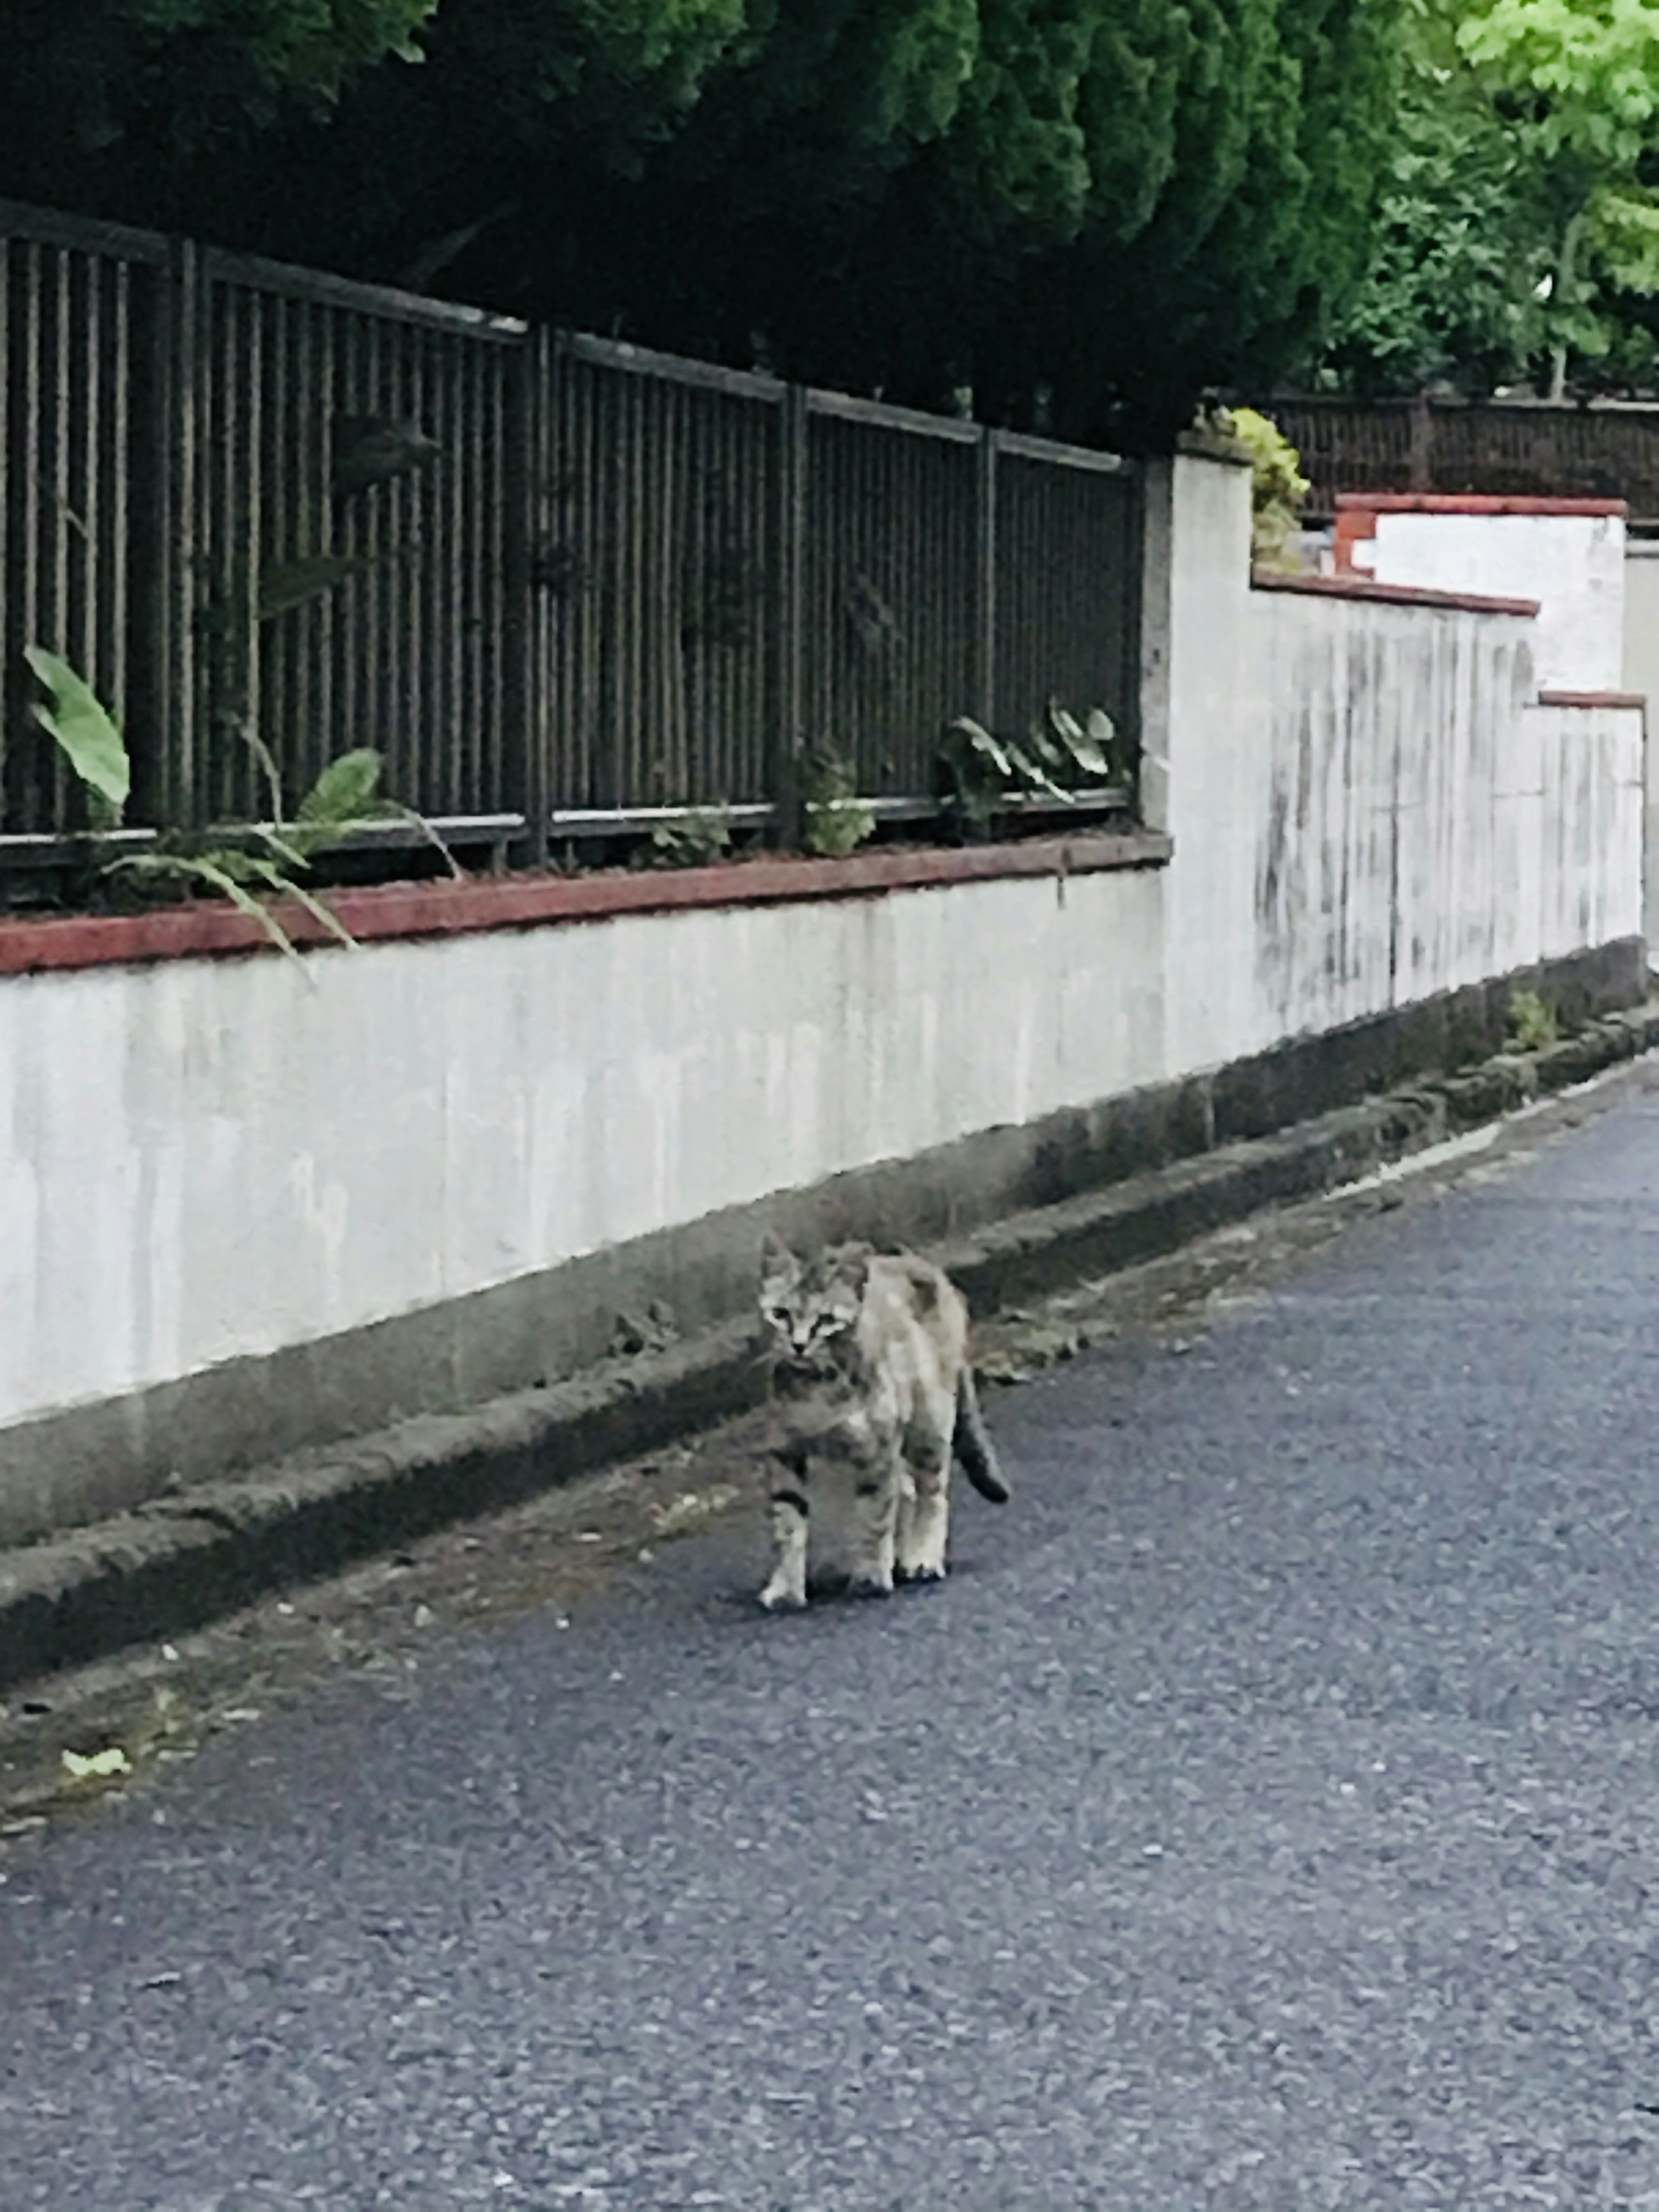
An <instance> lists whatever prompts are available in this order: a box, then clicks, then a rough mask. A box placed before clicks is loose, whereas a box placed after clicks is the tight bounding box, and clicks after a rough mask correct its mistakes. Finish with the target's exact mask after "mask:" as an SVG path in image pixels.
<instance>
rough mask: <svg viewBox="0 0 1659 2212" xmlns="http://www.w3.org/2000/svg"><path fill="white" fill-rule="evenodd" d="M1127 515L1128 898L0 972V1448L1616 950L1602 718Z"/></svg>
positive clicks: (738, 916)
mask: <svg viewBox="0 0 1659 2212" xmlns="http://www.w3.org/2000/svg"><path fill="white" fill-rule="evenodd" d="M1153 490H1154V495H1155V497H1156V498H1157V499H1159V500H1161V501H1162V502H1163V507H1164V512H1163V516H1162V521H1161V523H1160V524H1159V525H1158V527H1159V528H1160V529H1161V530H1162V531H1163V533H1164V538H1165V540H1166V541H1167V542H1168V543H1170V545H1171V547H1172V557H1171V560H1170V565H1169V570H1168V574H1166V575H1164V577H1163V578H1162V579H1161V580H1158V579H1154V586H1155V588H1153V589H1152V590H1151V591H1150V592H1149V608H1148V617H1147V621H1148V632H1147V635H1148V639H1149V648H1148V653H1149V662H1150V663H1152V664H1154V672H1155V674H1156V675H1157V678H1158V681H1157V682H1156V683H1154V684H1152V685H1150V686H1149V698H1151V699H1152V702H1153V711H1152V713H1151V714H1150V715H1149V728H1148V744H1149V750H1151V751H1152V754H1153V756H1154V763H1153V768H1152V774H1151V775H1150V776H1149V784H1155V787H1156V793H1157V805H1158V807H1159V808H1160V809H1162V810H1163V811H1164V813H1165V815H1166V817H1167V820H1168V823H1169V825H1170V828H1171V829H1173V831H1174V835H1175V840H1176V856H1175V859H1174V861H1173V863H1172V864H1171V865H1170V866H1169V867H1168V868H1167V869H1164V870H1152V871H1146V872H1135V873H1113V874H1094V875H1084V876H1073V877H1072V878H1069V879H1067V880H1065V881H1063V882H1062V881H1057V880H1055V879H1052V878H1049V879H1042V878H1014V879H1009V880H1006V881H1000V882H996V881H994V882H988V883H982V884H962V885H959V886H954V887H951V888H950V889H941V890H915V891H904V892H899V893H895V894H890V895H887V896H880V897H867V898H862V899H857V900H847V901H838V902H803V903H801V904H799V905H796V906H793V907H750V908H729V909H715V910H703V911H693V912H688V913H684V914H679V915H648V916H647V915H640V916H630V917H620V918H616V919H612V920H608V921H592V922H584V923H566V924H561V925H556V926H550V927H540V928H532V929H526V930H522V931H506V932H502V933H498V934H491V935H480V936H473V937H467V938H461V939H453V940H450V941H437V942H410V943H402V944H390V945H378V946H371V947H368V948H365V949H363V950H362V951H357V952H355V953H349V954H348V953H333V952H331V953H326V954H324V955H321V956H319V957H316V958H314V959H313V961H312V962H311V963H309V976H310V979H311V980H310V982H309V983H308V982H307V977H306V976H304V975H300V974H298V973H296V972H295V969H294V967H293V966H292V965H291V964H290V963H286V962H283V961H282V960H280V959H277V958H275V957H252V958H246V959H236V960H228V961H209V960H189V961H177V962H164V963H158V964H155V965H153V966H149V967H138V968H130V969H96V970H91V971H88V972H84V973H81V974H76V975H43V976H39V977H32V978H12V979H0V1230H3V1233H0V1316H3V1324H0V1425H4V1424H7V1423H12V1422H16V1421H19V1420H21V1419H25V1418H27V1417H28V1416H31V1415H38V1414H40V1413H45V1412H47V1411H50V1410H53V1409H57V1408H61V1407H70V1406H73V1405H76V1404H82V1403H85V1402H88V1401H96V1400H100V1399H103V1398H107V1397H110V1396H112V1395H117V1394H120V1393H123V1392H130V1391H133V1390H136V1389H140V1388H142V1387H143V1386H145V1385H149V1384H153V1383H161V1382H166V1381H169V1380H172V1379H174V1378H178V1377H181V1376H189V1375H191V1374H195V1373H197V1372H199V1371H201V1370H204V1369H206V1368H209V1367H210V1366H212V1365H213V1364H216V1363H217V1362H222V1361H224V1360H228V1359H229V1358H233V1357H235V1356H237V1355H245V1354H258V1353H261V1352H273V1351H276V1350H277V1349H278V1348H281V1347H283V1346H290V1345H293V1344H296V1343H304V1342H307V1341H310V1340H314V1339H316V1338H319V1337H321V1336H324V1335H327V1334H332V1333H335V1332H338V1331H343V1330H346V1329H349V1328H354V1327H356V1326H359V1325H362V1324H364V1323H368V1322H374V1321H377V1320H380V1319H383V1318H386V1317H388V1316H396V1315H398V1314H404V1313H408V1312H410V1311H413V1310H417V1309H420V1308H422V1307H424V1306H428V1305H431V1304H435V1303H437V1302H440V1301H443V1300H447V1299H450V1298H453V1297H459V1296H461V1295H463V1294H465V1293H467V1292H469V1291H478V1290H482V1289H485V1288H487V1287H489V1286H490V1285H496V1284H501V1283H504V1282H507V1281H511V1280H513V1279H516V1278H519V1277H522V1276H525V1275H528V1274H532V1273H537V1272H538V1271H540V1270H544V1269H546V1268H550V1267H555V1266H556V1265H557V1264H558V1263H559V1262H560V1261H564V1260H568V1259H572V1258H574V1257H576V1256H578V1255H583V1254H586V1253H590V1252H592V1251H595V1250H597V1249H600V1248H601V1247H603V1246H605V1245H606V1244H610V1243H617V1242H620V1241H622V1240H625V1239H628V1238H631V1237H637V1236H640V1235H641V1234H643V1233H644V1232H646V1231H651V1230H653V1229H657V1228H660V1227H664V1226H669V1225H676V1224H682V1223H686V1222H690V1221H691V1220H694V1219H696V1218H699V1217H701V1216H702V1215H704V1214H706V1213H708V1212H712V1211H713V1210H714V1209H716V1208H720V1207H723V1206H730V1205H732V1204H735V1203H738V1202H742V1201H746V1200H757V1199H761V1198H763V1197H764V1196H766V1195H767V1194H769V1193H770V1192H773V1191H775V1190H778V1189H781V1188H792V1187H801V1186H805V1185H809V1184H811V1183H814V1182H817V1181H819V1180H820V1179H821V1178H823V1177H824V1176H829V1175H831V1174H834V1173H835V1172H836V1171H837V1170H843V1169H848V1168H855V1167H859V1166H861V1165H865V1164H870V1163H873V1162H876V1161H878V1160H883V1159H891V1158H902V1157H904V1156H907V1155H909V1154H912V1153H915V1152H920V1151H922V1150H924V1149H925V1148H927V1147H929V1146H936V1145H939V1144H942V1143H945V1142H946V1141H948V1140H950V1139H954V1138H957V1137H962V1136H965V1135H968V1134H969V1133H974V1132H976V1131H980V1130H985V1129H988V1128H992V1127H997V1126H1000V1125H1006V1124H1009V1123H1021V1122H1025V1121H1032V1120H1035V1119H1036V1118H1037V1117H1040V1116H1042V1115H1046V1114H1048V1113H1050V1112H1052V1111H1054V1109H1058V1108H1061V1107H1066V1106H1071V1105H1079V1104H1084V1103H1090V1102H1092V1101H1096V1100H1099V1099H1102V1098H1105V1097H1110V1096H1112V1095H1113V1094H1115V1093H1118V1092H1121V1091H1127V1090H1130V1089H1133V1088H1135V1087H1136V1086H1139V1085H1145V1084H1148V1083H1153V1082H1157V1081H1159V1080H1163V1079H1169V1078H1171V1077H1174V1076H1177V1075H1180V1074H1182V1073H1189V1072H1194V1071H1196V1070H1198V1069H1200V1068H1205V1067H1210V1066H1218V1065H1221V1064H1223V1063H1225V1062H1226V1061H1228V1060H1233V1059H1236V1058H1238V1057H1239V1056H1241V1055H1243V1054H1248V1053H1252V1052H1255V1051H1258V1050H1261V1049H1262V1048H1266V1047H1267V1046H1269V1045H1271V1044H1273V1043H1274V1042H1277V1041H1279V1039H1281V1038H1283V1037H1285V1036H1290V1035H1291V1034H1294V1033H1297V1032H1298V1031H1303V1030H1316V1029H1322V1028H1326V1027H1328V1026H1331V1025H1332V1024H1337V1023H1340V1022H1346V1021H1348V1020H1351V1019H1353V1018H1357V1017H1358V1016H1362V1015H1365V1014H1369V1013H1374V1012H1380V1011H1383V1010H1384V1009H1386V1008H1389V1007H1390V1006H1395V1005H1399V1004H1402V1003H1406V1002H1407V1001H1410V1000H1416V999H1420V998H1423V997H1426V996H1428V995H1429V994H1432V993H1434V992H1437V991H1440V990H1443V989H1446V988H1449V987H1455V986H1457V985H1460V984H1462V983H1465V982H1468V981H1474V980H1477V979H1480V978H1482V977H1485V976H1487V975H1493V974H1498V973H1501V972H1504V971H1506V970H1508V969H1511V968H1514V967H1516V966H1520V965H1522V964H1524V963H1527V962H1529V961H1531V960H1533V959H1534V958H1535V957H1538V956H1539V955H1541V954H1555V953H1560V952H1565V951H1571V950H1572V949H1574V948H1575V947H1577V946H1581V945H1598V944H1601V943H1605V942H1608V941H1611V940H1613V939H1619V938H1622V937H1627V936H1631V935H1633V934H1636V933H1638V932H1639V930H1640V927H1641V905H1640V872H1639V849H1640V836H1641V792H1640V779H1641V760H1640V719H1639V717H1638V716H1633V715H1632V714H1628V713H1626V714H1620V713H1618V712H1616V711H1611V710H1609V711H1608V712H1607V713H1604V714H1596V715H1589V714H1583V713H1580V712H1577V711H1569V710H1541V709H1536V708H1531V709H1529V708H1527V707H1526V705H1525V702H1526V700H1527V699H1528V697H1529V696H1531V687H1530V683H1529V678H1528V649H1529V635H1528V633H1529V629H1530V625H1529V624H1528V623H1525V622H1522V621H1521V620H1519V619H1517V618H1515V617H1483V616H1477V615H1472V614H1459V613H1455V612H1449V611H1431V610H1424V609H1417V608H1405V607H1392V606H1381V605H1370V604H1360V603H1356V602H1353V601H1352V600H1346V599H1323V598H1304V597H1291V596H1288V595H1284V594H1275V593H1269V592H1251V591H1250V590H1249V588H1248V586H1247V583H1246V576H1247V562H1248V542H1249V480H1248V477H1247V476H1246V475H1245V474H1244V473H1243V471H1239V470H1237V469H1233V468H1229V467H1226V466H1223V465H1218V464H1216V463H1214V462H1210V461H1200V460H1198V459H1193V458H1190V457H1184V456H1183V457H1182V458H1181V459H1177V460H1176V462H1175V463H1174V464H1173V465H1170V466H1169V467H1167V468H1166V469H1164V471H1161V472H1158V473H1157V474H1155V477H1154V484H1153Z"/></svg>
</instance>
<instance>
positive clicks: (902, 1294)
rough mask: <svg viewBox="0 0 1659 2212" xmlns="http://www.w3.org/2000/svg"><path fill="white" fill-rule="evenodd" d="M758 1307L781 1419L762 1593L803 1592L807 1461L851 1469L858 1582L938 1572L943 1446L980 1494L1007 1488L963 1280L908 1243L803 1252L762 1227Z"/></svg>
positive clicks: (798, 1602)
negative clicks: (984, 1407)
mask: <svg viewBox="0 0 1659 2212" xmlns="http://www.w3.org/2000/svg"><path fill="white" fill-rule="evenodd" d="M760 1307H761V1314H762V1316H763V1320H764V1322H765V1323H766V1326H767V1328H768V1329H769V1332H770V1335H771V1352H772V1385H773V1400H774V1404H775V1408H776V1419H777V1424H778V1426H777V1432H776V1434H775V1439H774V1443H773V1448H772V1461H773V1469H774V1472H773V1480H772V1488H771V1507H770V1510H771V1522H772V1542H773V1560H772V1571H771V1575H770V1577H769V1579H768V1581H767V1583H766V1585H765V1587H764V1589H763V1590H762V1591H761V1593H760V1601H761V1603H762V1604H763V1606H764V1607H766V1609H767V1611H768V1612H769V1613H772V1612H778V1611H783V1610H792V1609H794V1608H797V1607H801V1606H804V1605H805V1602H806V1538H807V1520H808V1505H807V1488H808V1484H809V1481H810V1479H811V1472H812V1469H813V1468H814V1465H815V1463H816V1464H817V1466H818V1467H820V1468H826V1469H827V1468H832V1467H834V1468H840V1469H841V1470H843V1471H844V1472H845V1473H847V1474H850V1476H851V1479H852V1486H853V1493H854V1494H853V1500H852V1505H853V1513H852V1535H853V1558H852V1575H851V1583H850V1587H851V1589H852V1590H853V1591H854V1593H855V1594H857V1595H862V1596H870V1597H884V1596H886V1595H888V1594H889V1593H890V1591H891V1589H892V1588H893V1586H894V1583H895V1581H899V1582H908V1583H934V1582H940V1581H943V1579H944V1577H945V1545H946V1539H947V1536H948V1534H949V1528H950V1515H951V1459H952V1457H953V1456H954V1457H955V1458H956V1459H957V1461H959V1462H960V1463H961V1466H962V1468H963V1473H964V1474H966V1475H967V1477H968V1480H969V1482H971V1483H972V1484H973V1486H974V1487H975V1490H977V1491H978V1492H979V1493H980V1495H981V1497H982V1498H990V1499H991V1500H992V1501H993V1502H994V1504H999V1505H1001V1504H1006V1503H1007V1499H1008V1495H1009V1492H1008V1486H1007V1484H1006V1481H1005V1480H1004V1479H1003V1475H1002V1470H1001V1468H1000V1467H999V1466H998V1464H997V1456H996V1453H995V1451H994V1449H993V1447H992V1443H991V1439H990V1437H988V1436H987V1433H986V1430H985V1424H984V1421H983V1420H982V1419H981V1415H980V1410H979V1401H978V1398H977V1396H976V1395H975V1389H974V1370H973V1368H972V1366H971V1364H969V1357H968V1305H967V1301H966V1300H965V1299H964V1298H963V1295H962V1293H961V1291H958V1290H957V1287H956V1285H955V1284H954V1283H952V1282H951V1279H950V1278H949V1277H948V1276H947V1275H945V1273H943V1272H942V1271H941V1270H940V1269H939V1268H938V1267H934V1266H933V1263H932V1262H931V1261H927V1260H923V1259H921V1258H919V1257H918V1256H917V1255H915V1253H912V1252H892V1253H885V1252H878V1251H876V1250H874V1249H873V1248H872V1247H871V1246H870V1245H867V1244H843V1245H841V1246H838V1247H836V1249H833V1250H831V1251H829V1252H826V1253H825V1254H824V1255H823V1256H822V1258H820V1259H818V1260H817V1261H812V1262H811V1263H810V1264H804V1263H803V1262H802V1261H799V1260H798V1259H797V1258H796V1256H795V1255H794V1254H793V1252H791V1251H790V1250H789V1249H788V1247H787V1245H785V1244H783V1243H781V1242H780V1241H779V1239H778V1238H777V1237H772V1236H769V1237H767V1239H766V1242H765V1246H764V1249H763V1253H762V1258H761V1284H760Z"/></svg>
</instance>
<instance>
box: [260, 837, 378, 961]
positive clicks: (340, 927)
mask: <svg viewBox="0 0 1659 2212" xmlns="http://www.w3.org/2000/svg"><path fill="white" fill-rule="evenodd" d="M246 858H247V860H248V865H249V866H250V867H251V868H252V871H253V872H254V874H255V875H256V876H258V878H260V880H261V881H262V882H264V883H266V884H270V888H271V890H274V891H276V892H277V893H279V894H280V895H281V896H283V898H291V899H293V900H294V901H295V902H296V903H297V904H298V905H300V906H302V907H303V908H305V910H306V912H307V914H308V915H310V916H311V918H312V920H313V921H314V922H316V923H317V924H318V925H319V927H321V928H323V929H325V930H326V931H327V932H328V933H329V935H330V936H331V938H333V939H335V940H336V942H337V943H338V944H341V945H345V946H347V947H348V948H349V949H351V950H354V951H355V950H356V944H357V940H356V938H355V937H354V936H353V935H352V934H351V932H350V931H349V929H348V928H347V927H346V926H345V924H344V923H343V921H341V920H340V918H339V916H338V915H337V914H334V913H333V912H331V909H330V908H327V907H326V906H325V905H324V903H323V902H322V901H321V899H319V898H316V897H314V896H313V895H312V893H311V892H310V891H308V890H306V889H305V887H304V885H303V884H296V883H295V880H294V878H293V877H292V876H289V875H286V874H284V873H283V870H282V869H280V868H278V867H276V866H275V865H274V864H273V863H272V862H271V861H270V860H260V859H259V858H258V855H257V854H251V855H247V856H246ZM267 919H269V916H267Z"/></svg>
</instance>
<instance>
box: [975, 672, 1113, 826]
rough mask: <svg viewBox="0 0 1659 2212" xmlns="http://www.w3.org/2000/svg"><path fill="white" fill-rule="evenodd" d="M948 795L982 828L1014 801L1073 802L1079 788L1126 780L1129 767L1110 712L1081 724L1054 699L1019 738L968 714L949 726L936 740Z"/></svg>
mask: <svg viewBox="0 0 1659 2212" xmlns="http://www.w3.org/2000/svg"><path fill="white" fill-rule="evenodd" d="M939 768H940V770H941V773H942V777H943V781H944V784H945V799H946V800H947V802H948V804H949V805H950V806H951V810H952V811H954V812H955V813H956V814H957V817H959V819H960V820H961V821H962V822H963V823H964V824H966V825H967V826H968V827H969V828H971V829H983V828H984V827H985V825H986V823H988V822H989V821H990V820H991V819H992V817H994V815H996V814H998V813H1000V812H1001V811H1004V810H1005V809H1006V805H1007V803H1008V801H1009V800H1010V799H1021V798H1046V799H1053V800H1054V802H1055V804H1056V805H1064V806H1070V805H1075V803H1076V801H1077V798H1078V794H1079V792H1080V791H1084V790H1087V789H1089V788H1091V787H1094V788H1098V787H1100V786H1101V785H1103V784H1127V783H1129V782H1130V781H1132V780H1133V763H1132V762H1131V761H1130V760H1129V759H1128V758H1127V749H1126V747H1125V746H1124V744H1123V743H1122V740H1121V738H1120V737H1119V735H1118V731H1117V727H1116V725H1115V723H1114V722H1113V720H1112V718H1111V716H1110V715H1109V714H1107V712H1106V711H1105V709H1104V708H1101V707H1095V708H1091V709H1090V711H1089V713H1088V714H1086V715H1085V717H1084V719H1083V720H1082V721H1080V722H1079V720H1078V718H1077V716H1076V715H1075V714H1072V713H1071V712H1070V711H1069V710H1068V709H1067V708H1065V707H1062V706H1061V705H1060V702H1059V700H1058V699H1051V700H1050V701H1049V702H1048V707H1047V709H1046V710H1045V711H1044V713H1043V714H1041V715H1039V716H1038V717H1037V719H1036V720H1035V721H1033V722H1032V724H1031V726H1030V729H1029V730H1028V731H1027V732H1026V734H1025V737H1024V738H1023V739H1018V738H1000V737H996V736H994V734H993V733H992V732H991V731H989V730H987V728H986V726H985V725H984V724H983V723H982V722H977V721H975V720H974V718H973V716H972V715H971V714H958V715H957V719H956V720H955V721H953V722H951V723H949V724H948V725H947V726H946V727H945V734H944V736H943V737H942V738H940V740H939Z"/></svg>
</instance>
